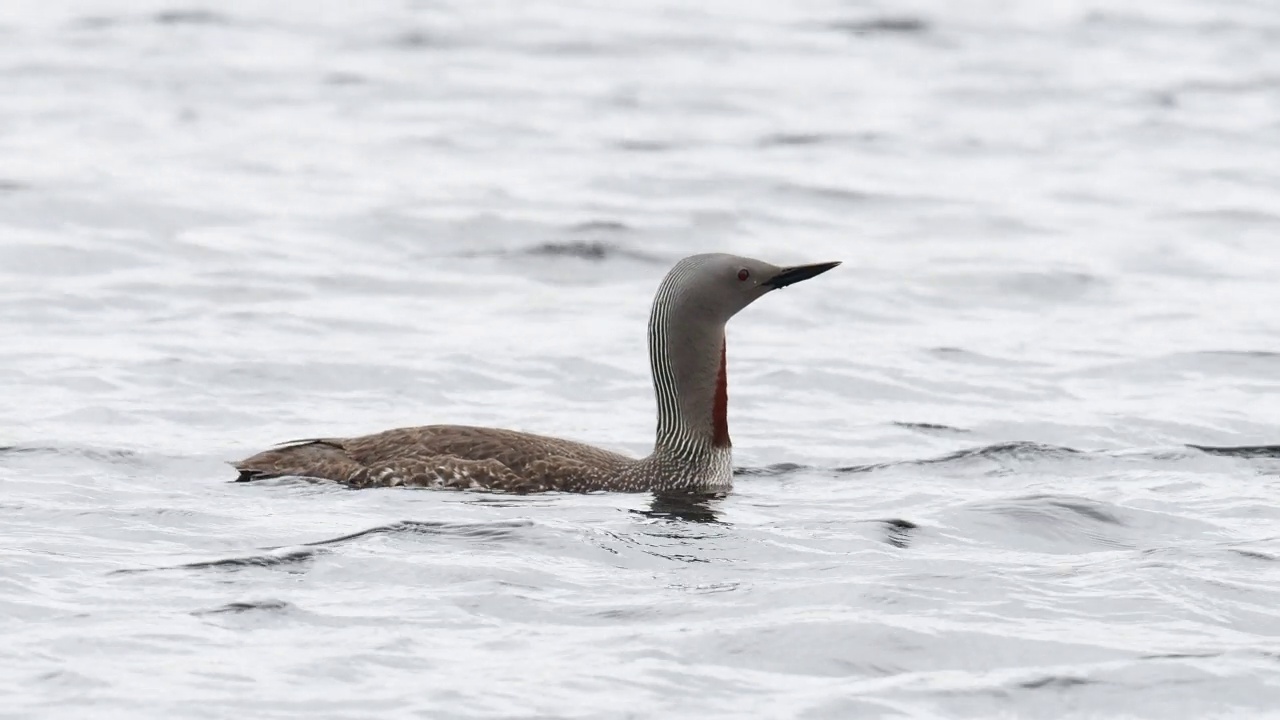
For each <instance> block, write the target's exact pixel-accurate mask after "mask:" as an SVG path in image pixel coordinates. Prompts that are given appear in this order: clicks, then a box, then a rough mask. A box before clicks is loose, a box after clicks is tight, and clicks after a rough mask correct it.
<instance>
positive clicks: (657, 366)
mask: <svg viewBox="0 0 1280 720" xmlns="http://www.w3.org/2000/svg"><path fill="white" fill-rule="evenodd" d="M839 264H840V263H838V262H828V263H818V264H816V265H796V266H794V267H778V266H777V265H770V264H769V263H767V262H762V261H760V260H753V259H751V258H745V257H738V256H736V255H722V254H714V255H694V256H692V257H687V258H685V259H683V260H681V261H680V262H678V263H676V266H675V267H673V268H672V269H671V272H669V273H667V277H666V279H664V280H663V281H662V285H660V286H659V287H658V295H657V297H655V298H654V300H653V312H652V314H651V315H650V316H649V362H650V365H651V367H652V370H653V386H654V390H655V391H656V392H657V396H658V442H657V446H656V447H657V449H656V450H655V454H656V455H662V454H664V453H665V454H680V453H684V454H689V453H692V454H694V455H697V454H698V453H699V452H701V450H700V449H703V450H705V449H706V448H718V449H720V450H722V451H725V453H726V454H724V455H723V457H722V460H721V462H722V463H723V467H722V468H721V469H720V473H721V474H722V475H723V476H724V477H723V482H724V483H726V484H727V483H728V482H729V480H728V477H729V474H730V472H731V471H730V469H729V466H728V462H729V460H728V455H727V450H728V448H729V446H730V444H731V443H730V442H729V425H728V418H727V414H726V406H727V403H728V394H727V393H728V390H727V380H726V371H725V338H724V327H725V323H727V322H728V321H729V318H731V317H733V316H734V315H736V314H737V313H738V311H739V310H742V309H743V308H745V307H746V306H748V305H750V304H751V303H753V302H755V301H756V300H757V299H758V298H760V297H762V296H764V295H765V294H766V293H769V292H771V291H773V290H777V289H778V288H783V287H786V286H788V285H791V284H793V283H798V282H800V281H801V280H808V279H809V278H811V277H813V276H815V275H819V274H821V273H824V272H826V271H828V270H830V269H831V268H833V267H835V266H837V265H839ZM703 454H704V455H705V453H703Z"/></svg>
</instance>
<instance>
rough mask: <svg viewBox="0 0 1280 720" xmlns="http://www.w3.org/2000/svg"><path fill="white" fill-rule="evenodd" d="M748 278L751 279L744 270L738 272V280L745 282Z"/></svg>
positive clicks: (749, 274)
mask: <svg viewBox="0 0 1280 720" xmlns="http://www.w3.org/2000/svg"><path fill="white" fill-rule="evenodd" d="M749 277H751V273H749V272H747V269H746V268H742V269H741V270H739V271H738V279H739V280H742V281H745V280H746V279H747V278H749Z"/></svg>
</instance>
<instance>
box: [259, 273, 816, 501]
mask: <svg viewBox="0 0 1280 720" xmlns="http://www.w3.org/2000/svg"><path fill="white" fill-rule="evenodd" d="M838 264H839V263H823V264H821V265H804V266H798V267H793V268H778V267H776V266H773V265H769V264H767V263H763V262H760V261H758V260H751V259H749V258H739V257H734V256H732V255H720V254H715V255H695V256H692V257H689V258H685V259H684V260H682V261H680V262H679V263H677V264H676V266H675V267H674V268H672V270H671V272H670V273H668V274H667V277H666V278H665V279H664V280H663V282H662V284H661V285H660V286H659V288H658V293H657V296H656V297H655V298H654V304H653V311H652V313H651V314H650V320H649V355H650V365H651V368H652V371H653V381H654V390H655V392H656V394H657V399H658V432H657V439H656V442H655V443H654V451H653V453H652V454H650V455H649V456H647V457H645V458H641V459H634V458H629V457H627V456H625V455H620V454H618V453H615V452H610V451H608V450H602V449H600V448H596V447H592V446H590V445H585V444H582V443H578V442H573V441H570V440H562V439H559V438H553V437H544V436H541V435H532V434H529V433H523V432H517V431H514V430H501V429H496V428H482V427H470V426H464V425H426V426H422V427H411V428H399V429H396V430H388V431H386V432H381V433H376V434H373V435H364V436H360V437H352V438H321V439H315V440H300V441H296V442H291V443H286V444H284V445H281V446H279V447H276V448H273V449H271V450H266V451H264V452H261V453H258V454H257V455H254V456H252V457H250V458H247V459H245V460H242V461H240V462H238V463H235V464H234V465H235V468H236V469H237V470H239V471H240V477H239V478H238V479H239V480H240V481H250V480H259V479H264V478H272V477H281V476H299V477H306V478H313V479H319V480H333V481H337V482H341V483H344V484H346V485H349V486H351V487H354V488H365V487H395V486H420V487H434V488H451V489H476V490H497V491H505V492H515V493H532V492H545V491H555V490H558V491H565V492H592V491H615V492H647V491H690V492H723V491H727V490H728V489H729V488H730V486H731V484H732V457H731V443H730V440H729V432H728V424H727V420H726V417H727V415H726V413H727V410H726V406H727V390H726V388H727V379H726V370H725V364H726V360H725V346H724V325H725V323H726V322H727V321H728V319H729V318H730V317H732V316H733V315H734V314H735V313H737V312H738V311H739V310H741V309H742V308H744V307H746V306H747V305H749V304H750V303H751V302H754V301H755V300H756V299H757V298H758V297H760V296H762V295H764V294H765V293H767V292H769V291H770V290H773V289H776V288H779V287H784V286H786V285H789V284H791V283H794V282H799V281H800V280H805V279H808V278H810V277H813V276H814V275H817V274H819V273H821V272H825V271H826V270H829V269H831V268H832V267H835V266H836V265H838Z"/></svg>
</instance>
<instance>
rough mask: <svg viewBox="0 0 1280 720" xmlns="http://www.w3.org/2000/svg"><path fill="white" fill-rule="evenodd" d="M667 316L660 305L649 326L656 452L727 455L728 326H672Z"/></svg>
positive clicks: (682, 320)
mask: <svg viewBox="0 0 1280 720" xmlns="http://www.w3.org/2000/svg"><path fill="white" fill-rule="evenodd" d="M664 310H665V308H661V307H658V306H657V305H655V307H654V313H653V316H652V318H651V319H650V323H649V363H650V367H651V369H652V371H653V387H654V392H655V394H656V395H657V399H658V436H657V441H656V443H655V448H654V449H655V452H660V453H663V454H666V455H668V456H675V457H687V458H695V457H701V456H706V455H709V454H712V453H714V452H717V451H719V452H726V451H728V449H729V448H730V446H731V445H732V443H731V441H730V439H729V420H728V411H729V391H728V376H727V373H726V367H725V337H724V325H723V324H714V323H710V324H708V323H698V322H688V318H680V319H679V320H673V319H672V318H671V317H670V316H668V315H667V314H666V312H664Z"/></svg>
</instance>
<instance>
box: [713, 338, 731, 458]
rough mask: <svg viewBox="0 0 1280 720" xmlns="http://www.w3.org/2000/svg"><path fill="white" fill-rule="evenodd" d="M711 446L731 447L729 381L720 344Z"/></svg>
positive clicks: (722, 343) (721, 343) (723, 348)
mask: <svg viewBox="0 0 1280 720" xmlns="http://www.w3.org/2000/svg"><path fill="white" fill-rule="evenodd" d="M711 427H712V432H713V437H712V440H711V444H712V445H714V446H715V447H718V448H727V447H731V446H732V445H733V443H732V442H730V441H729V380H728V377H727V376H726V375H725V343H724V341H721V342H720V373H719V374H718V375H717V376H716V399H715V404H714V405H712V406H711Z"/></svg>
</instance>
